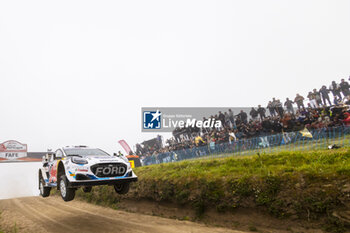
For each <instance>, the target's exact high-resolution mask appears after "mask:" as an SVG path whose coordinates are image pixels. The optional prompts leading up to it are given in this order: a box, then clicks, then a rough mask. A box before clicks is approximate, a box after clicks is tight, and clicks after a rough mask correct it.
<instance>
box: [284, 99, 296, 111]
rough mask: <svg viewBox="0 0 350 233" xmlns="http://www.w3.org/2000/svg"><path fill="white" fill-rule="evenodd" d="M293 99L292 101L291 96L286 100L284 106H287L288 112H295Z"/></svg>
mask: <svg viewBox="0 0 350 233" xmlns="http://www.w3.org/2000/svg"><path fill="white" fill-rule="evenodd" d="M293 103H294V102H293V101H291V100H290V99H289V98H287V99H286V102H284V106H285V107H286V108H287V112H288V113H292V114H294V108H293Z"/></svg>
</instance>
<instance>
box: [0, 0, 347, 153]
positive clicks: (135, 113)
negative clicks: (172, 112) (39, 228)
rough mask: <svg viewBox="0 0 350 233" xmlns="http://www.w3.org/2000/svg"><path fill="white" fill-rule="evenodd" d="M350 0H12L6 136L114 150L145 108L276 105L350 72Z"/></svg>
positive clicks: (4, 92) (7, 4) (2, 38)
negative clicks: (272, 103) (272, 101)
mask: <svg viewBox="0 0 350 233" xmlns="http://www.w3.org/2000/svg"><path fill="white" fill-rule="evenodd" d="M349 9H350V1H348V0H337V1H331V0H309V1H305V0H294V1H290V0H288V1H287V0H263V1H261V0H244V1H237V0H230V1H225V0H221V1H215V0H211V1H205V0H199V1H194V0H186V1H181V0H178V1H164V0H159V1H154V0H148V1H144V0H142V1H138V0H134V1H115V0H113V1H108V0H105V1H88V0H84V1H78V0H76V1H47V0H45V1H36V0H34V1H1V2H0V81H1V82H0V104H1V110H0V112H1V113H0V122H1V123H0V142H2V141H6V140H9V139H13V140H18V141H20V142H22V143H27V144H28V150H29V151H46V149H48V148H52V149H56V148H58V147H60V146H66V145H77V144H78V145H81V144H83V145H90V146H94V147H100V148H103V149H105V150H106V151H108V152H110V153H112V152H116V151H117V150H120V149H121V147H120V146H118V144H117V141H118V140H120V139H125V140H126V141H127V142H128V143H129V144H130V145H131V146H132V145H134V144H135V143H137V142H142V141H143V140H145V139H150V138H152V137H153V136H155V135H156V134H155V133H153V134H151V133H141V123H140V122H141V107H153V106H154V107H157V106H159V107H224V106H225V107H226V106H231V107H246V106H257V105H258V104H262V105H264V106H266V104H267V102H268V101H269V100H270V99H271V98H272V97H276V98H280V99H281V100H284V99H285V98H286V97H292V98H294V97H295V94H296V93H300V94H301V95H304V96H306V94H307V92H308V91H310V90H312V89H313V88H320V87H321V86H322V85H323V84H326V85H327V86H328V85H329V84H330V83H331V81H333V80H336V81H337V82H339V81H340V79H341V78H346V79H347V78H348V77H349V75H350V43H349V41H350V30H349V28H350V14H349Z"/></svg>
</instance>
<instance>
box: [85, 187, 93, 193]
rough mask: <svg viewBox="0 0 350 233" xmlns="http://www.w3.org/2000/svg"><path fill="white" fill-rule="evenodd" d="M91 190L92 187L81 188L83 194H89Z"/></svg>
mask: <svg viewBox="0 0 350 233" xmlns="http://www.w3.org/2000/svg"><path fill="white" fill-rule="evenodd" d="M91 190H92V187H84V188H83V191H84V193H89V192H91Z"/></svg>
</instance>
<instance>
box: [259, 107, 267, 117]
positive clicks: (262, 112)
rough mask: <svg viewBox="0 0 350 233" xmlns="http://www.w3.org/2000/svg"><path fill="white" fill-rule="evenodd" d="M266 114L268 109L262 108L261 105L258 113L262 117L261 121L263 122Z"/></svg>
mask: <svg viewBox="0 0 350 233" xmlns="http://www.w3.org/2000/svg"><path fill="white" fill-rule="evenodd" d="M265 112H266V109H265V108H262V107H261V105H260V104H259V105H258V113H259V115H260V119H261V120H263V119H264V118H265V117H266V116H265Z"/></svg>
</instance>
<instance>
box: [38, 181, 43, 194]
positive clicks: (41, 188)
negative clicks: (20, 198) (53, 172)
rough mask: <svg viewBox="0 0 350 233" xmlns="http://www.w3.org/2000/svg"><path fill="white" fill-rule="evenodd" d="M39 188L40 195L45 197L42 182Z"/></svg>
mask: <svg viewBox="0 0 350 233" xmlns="http://www.w3.org/2000/svg"><path fill="white" fill-rule="evenodd" d="M39 187H40V194H41V195H43V193H44V185H43V182H42V181H40V184H39Z"/></svg>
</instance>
